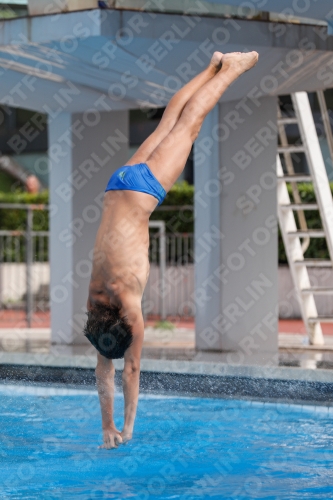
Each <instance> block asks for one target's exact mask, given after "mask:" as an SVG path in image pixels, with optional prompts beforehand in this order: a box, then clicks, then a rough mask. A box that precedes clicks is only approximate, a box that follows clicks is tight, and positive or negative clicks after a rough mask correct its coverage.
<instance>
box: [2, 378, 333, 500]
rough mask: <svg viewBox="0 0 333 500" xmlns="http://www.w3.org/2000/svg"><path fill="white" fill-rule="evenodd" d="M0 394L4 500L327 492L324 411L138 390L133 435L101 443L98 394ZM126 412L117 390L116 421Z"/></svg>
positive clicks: (8, 390)
mask: <svg viewBox="0 0 333 500" xmlns="http://www.w3.org/2000/svg"><path fill="white" fill-rule="evenodd" d="M0 397H1V406H0V419H1V420H0V426H1V427H0V434H1V449H0V456H1V467H0V498H1V499H7V498H8V499H9V498H10V499H23V498H24V499H47V500H52V499H76V498H78V499H85V500H86V499H89V500H90V499H100V498H105V499H106V498H115V499H122V498H125V499H127V498H128V499H140V500H148V499H184V500H185V499H186V500H190V499H198V498H200V499H201V498H213V499H214V498H215V499H237V500H243V499H244V500H245V499H252V498H265V499H288V500H292V499H296V498H297V499H302V500H304V499H316V498H320V499H329V498H332V497H333V468H332V465H333V421H332V413H329V412H328V410H327V408H326V409H325V408H320V407H319V408H317V409H316V408H315V407H307V408H305V407H303V408H302V407H297V406H290V407H288V405H280V406H279V405H274V404H259V403H251V402H246V401H236V400H221V399H201V398H178V397H177V398H170V397H163V396H161V397H157V396H155V397H154V396H150V397H149V396H142V397H141V399H140V403H139V410H138V416H137V421H136V429H135V435H134V439H133V440H132V441H131V442H130V443H128V444H127V445H126V446H121V447H119V448H118V449H116V450H104V449H98V447H97V446H98V445H99V444H101V442H102V441H101V429H100V413H99V403H98V397H97V395H96V393H95V392H90V391H83V392H82V391H73V392H71V391H67V390H65V389H58V390H56V389H50V390H48V389H47V388H45V389H44V388H39V389H36V388H32V387H31V388H23V387H22V388H21V389H20V388H16V387H14V386H13V387H6V386H2V387H1V388H0ZM122 409H123V400H122V397H121V396H120V395H119V396H117V397H116V401H115V414H116V415H117V418H116V423H117V425H118V426H119V427H121V420H122Z"/></svg>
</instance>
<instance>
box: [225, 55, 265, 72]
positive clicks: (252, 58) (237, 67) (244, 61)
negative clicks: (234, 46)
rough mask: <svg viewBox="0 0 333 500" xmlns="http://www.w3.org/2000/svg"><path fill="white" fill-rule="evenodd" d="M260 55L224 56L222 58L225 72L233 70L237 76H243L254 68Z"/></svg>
mask: <svg viewBox="0 0 333 500" xmlns="http://www.w3.org/2000/svg"><path fill="white" fill-rule="evenodd" d="M258 59H259V54H258V52H255V51H253V52H230V53H229V54H223V56H222V67H223V69H224V70H232V71H234V72H235V73H237V75H238V76H239V75H241V74H242V73H245V71H248V70H249V69H251V68H253V66H255V65H256V64H257V62H258Z"/></svg>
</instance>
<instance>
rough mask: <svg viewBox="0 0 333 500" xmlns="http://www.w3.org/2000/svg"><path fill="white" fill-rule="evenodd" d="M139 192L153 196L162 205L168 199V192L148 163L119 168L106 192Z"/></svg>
mask: <svg viewBox="0 0 333 500" xmlns="http://www.w3.org/2000/svg"><path fill="white" fill-rule="evenodd" d="M116 189H119V190H129V191H139V192H140V193H147V194H151V195H152V196H154V197H155V198H157V200H158V205H160V204H161V203H162V202H163V200H164V198H165V197H166V191H165V189H164V187H163V186H161V184H160V182H159V181H158V180H157V179H156V177H155V176H154V175H153V173H152V171H151V170H150V168H149V167H148V165H147V164H146V163H137V164H136V165H125V166H123V167H120V168H118V169H117V170H116V171H115V172H114V173H113V174H112V175H111V177H110V180H109V182H108V185H107V186H106V189H105V191H111V190H116Z"/></svg>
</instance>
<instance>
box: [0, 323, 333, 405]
mask: <svg viewBox="0 0 333 500" xmlns="http://www.w3.org/2000/svg"><path fill="white" fill-rule="evenodd" d="M0 345H1V350H0V380H2V381H3V382H5V383H13V382H14V383H19V382H21V381H25V382H33V383H35V384H38V383H54V382H55V383H60V384H65V385H66V384H67V385H68V387H69V386H70V385H75V384H77V385H79V386H93V385H94V384H95V378H94V368H95V366H96V351H95V349H94V348H93V347H92V346H90V345H75V346H72V345H51V344H50V329H48V328H45V329H42V328H39V329H30V330H28V329H0ZM279 346H280V347H279V353H278V355H277V356H276V355H274V356H272V354H271V353H268V354H267V356H266V357H265V356H263V355H262V354H261V355H260V356H257V355H256V353H253V355H252V356H240V357H238V358H237V359H236V358H235V353H226V352H203V351H196V350H195V345H194V330H192V329H189V328H176V329H174V330H162V329H156V328H153V327H147V328H146V329H145V341H144V347H143V352H142V362H141V380H140V383H141V389H143V390H144V391H147V392H154V391H155V392H160V391H163V392H169V393H178V392H181V393H186V394H187V395H193V394H194V395H199V394H200V395H206V396H213V397H215V396H216V397H218V396H220V397H241V398H242V397H243V398H247V399H248V398H250V399H251V398H254V399H263V398H264V399H265V400H274V401H279V402H286V401H293V402H295V401H299V402H300V403H302V404H303V403H304V402H306V403H305V404H308V402H310V403H312V402H314V403H315V404H319V405H326V406H328V407H331V406H333V337H332V336H327V337H326V345H325V347H324V348H321V349H320V350H319V349H318V348H313V346H310V347H309V346H306V344H305V337H304V335H303V334H290V333H289V334H288V333H286V334H280V336H279ZM114 364H115V367H116V371H117V374H116V378H117V384H118V385H119V386H120V385H121V369H122V366H123V360H115V361H114Z"/></svg>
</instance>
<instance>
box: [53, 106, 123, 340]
mask: <svg viewBox="0 0 333 500" xmlns="http://www.w3.org/2000/svg"><path fill="white" fill-rule="evenodd" d="M49 158H50V205H51V207H50V210H51V216H50V232H51V237H50V263H51V288H50V295H51V329H52V343H56V344H83V343H88V341H87V340H86V339H85V337H84V336H83V335H82V325H83V322H84V320H85V318H86V316H85V311H86V303H87V296H88V284H89V279H90V272H91V257H92V249H93V245H94V240H95V235H96V231H97V229H98V225H99V221H100V216H101V208H102V200H103V194H104V190H105V187H106V184H107V182H108V180H109V178H110V176H111V174H112V172H114V171H115V170H116V169H117V168H118V167H120V166H122V165H124V164H125V163H126V161H127V160H128V112H127V111H116V112H105V113H92V112H91V113H89V112H88V113H83V114H81V113H80V114H72V115H71V114H67V113H62V114H59V115H58V116H57V117H50V119H49Z"/></svg>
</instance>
